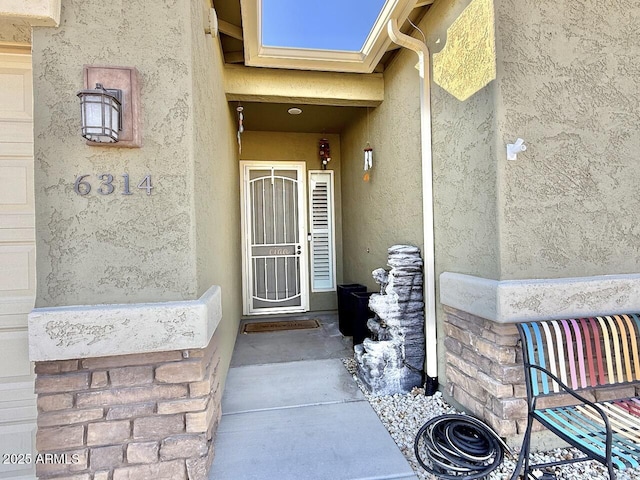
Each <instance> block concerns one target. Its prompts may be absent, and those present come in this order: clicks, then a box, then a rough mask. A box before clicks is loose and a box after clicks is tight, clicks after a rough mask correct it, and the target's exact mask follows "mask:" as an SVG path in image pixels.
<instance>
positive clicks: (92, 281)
mask: <svg viewBox="0 0 640 480" xmlns="http://www.w3.org/2000/svg"><path fill="white" fill-rule="evenodd" d="M190 13H191V12H190V2H189V1H187V0H180V1H178V2H176V1H174V0H166V1H165V0H163V1H159V2H148V1H144V0H133V1H130V2H126V4H125V3H116V4H114V3H104V2H101V1H98V0H64V1H63V4H62V21H61V27H60V28H34V32H33V64H34V91H35V105H37V106H38V107H37V108H36V109H35V164H36V168H35V171H36V174H35V191H36V231H37V249H38V255H37V276H38V278H37V282H38V293H37V301H36V305H37V306H39V307H42V306H56V305H73V304H95V303H121V302H124V303H129V302H148V301H152V302H153V301H162V300H180V299H193V298H196V297H197V294H198V285H197V277H196V261H195V259H196V255H195V234H194V230H195V228H194V219H193V204H194V198H193V197H194V191H193V188H192V187H193V174H194V160H193V158H194V132H193V129H194V111H193V107H192V104H193V97H192V95H191V89H192V81H193V80H192V75H193V72H192V69H193V58H192V55H191V51H190V46H191V45H190V42H189V41H188V39H189V37H188V35H189V31H190ZM185 40H186V41H185ZM84 64H89V65H95V64H97V65H126V66H135V67H137V68H138V70H139V72H140V77H141V85H142V87H141V91H142V95H141V96H142V101H141V109H142V139H143V147H142V148H140V149H126V148H103V147H91V146H87V145H86V144H85V142H84V141H83V140H82V139H81V137H80V129H79V122H80V115H79V100H78V99H77V98H76V95H75V94H76V92H77V91H78V90H80V89H81V88H82V86H83V85H82V66H83V65H84ZM103 173H111V174H113V176H114V179H115V180H114V185H116V190H115V192H114V193H113V194H111V195H99V194H97V193H96V190H97V188H98V187H99V185H100V182H99V180H98V179H97V178H96V175H100V174H103ZM124 173H128V174H129V175H130V178H131V187H132V188H131V190H132V192H133V195H129V196H126V195H121V194H120V192H121V191H122V177H121V175H122V174H124ZM84 174H90V175H91V176H92V177H91V179H90V180H91V183H92V185H93V191H92V192H91V193H90V194H89V195H87V196H84V197H82V196H79V195H77V194H76V193H75V192H74V190H73V185H74V181H75V179H76V176H78V175H84ZM147 174H150V175H151V177H152V180H153V183H154V186H155V188H154V190H153V194H152V195H150V196H147V194H146V192H145V191H143V190H139V189H137V188H136V185H137V184H138V182H139V181H140V180H141V179H142V178H144V176H145V175H147Z"/></svg>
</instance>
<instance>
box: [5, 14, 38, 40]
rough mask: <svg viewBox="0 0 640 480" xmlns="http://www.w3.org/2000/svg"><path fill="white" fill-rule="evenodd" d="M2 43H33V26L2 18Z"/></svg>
mask: <svg viewBox="0 0 640 480" xmlns="http://www.w3.org/2000/svg"><path fill="white" fill-rule="evenodd" d="M0 43H11V44H15V43H19V44H26V45H28V44H29V43H31V26H30V25H29V24H27V23H22V22H20V23H17V22H13V21H11V20H9V19H7V18H2V17H0Z"/></svg>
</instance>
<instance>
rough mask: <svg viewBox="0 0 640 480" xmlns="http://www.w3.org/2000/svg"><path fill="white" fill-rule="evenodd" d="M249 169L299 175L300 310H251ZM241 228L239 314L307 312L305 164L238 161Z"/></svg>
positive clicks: (298, 308) (307, 245)
mask: <svg viewBox="0 0 640 480" xmlns="http://www.w3.org/2000/svg"><path fill="white" fill-rule="evenodd" d="M252 169H260V170H270V169H289V170H296V171H297V172H298V206H299V209H298V210H299V211H298V231H299V235H300V245H301V246H302V253H301V254H300V297H301V298H300V306H298V307H274V308H261V309H259V310H254V309H253V308H252V291H251V285H252V284H253V275H252V270H251V245H250V243H249V238H250V235H249V232H250V231H251V225H250V224H249V222H250V219H251V215H250V214H249V210H248V209H249V208H251V205H250V201H249V192H250V190H249V188H248V185H249V172H250V171H251V170H252ZM240 224H241V242H242V313H243V315H271V314H279V313H302V312H308V311H309V294H310V293H309V241H308V233H309V232H308V226H307V164H306V162H304V161H264V160H241V161H240Z"/></svg>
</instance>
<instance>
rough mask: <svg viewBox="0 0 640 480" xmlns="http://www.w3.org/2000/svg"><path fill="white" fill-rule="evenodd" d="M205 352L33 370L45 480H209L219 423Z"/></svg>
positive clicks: (40, 471)
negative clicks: (48, 460) (34, 372)
mask: <svg viewBox="0 0 640 480" xmlns="http://www.w3.org/2000/svg"><path fill="white" fill-rule="evenodd" d="M219 361H220V357H219V352H218V348H217V334H216V335H214V336H213V338H212V339H211V341H210V343H209V345H208V346H207V347H206V348H204V349H196V350H184V351H170V352H159V353H148V354H137V355H123V356H114V357H102V358H86V359H78V360H63V361H53V362H38V363H36V367H35V370H36V374H37V376H36V393H37V395H38V432H37V436H36V447H37V449H38V453H39V454H41V456H42V455H45V456H43V457H42V458H45V459H46V458H47V457H46V454H53V456H50V457H49V458H50V459H54V461H50V462H46V463H45V462H41V463H38V464H37V465H36V472H37V475H38V478H40V479H46V480H49V479H57V480H134V479H135V480H147V479H149V480H152V479H153V480H162V479H167V480H169V479H170V480H187V479H188V480H204V479H206V478H207V472H208V470H209V466H210V465H211V462H212V460H213V436H214V434H215V430H216V427H217V425H218V422H219V420H220V414H221V410H220V400H221V391H220V383H219V379H218V364H219Z"/></svg>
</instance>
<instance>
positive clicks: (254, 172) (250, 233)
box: [241, 161, 309, 315]
mask: <svg viewBox="0 0 640 480" xmlns="http://www.w3.org/2000/svg"><path fill="white" fill-rule="evenodd" d="M241 168H242V199H243V203H244V205H243V208H242V214H243V218H242V226H243V228H242V237H243V246H244V252H243V258H242V260H243V297H244V314H245V315H254V314H267V313H286V312H304V311H307V310H308V309H309V287H308V284H309V282H308V274H307V269H308V260H307V255H308V253H307V235H306V224H307V222H306V210H307V209H306V204H305V202H306V195H305V191H306V188H305V164H304V162H278V163H272V162H269V163H266V162H248V161H246V162H241Z"/></svg>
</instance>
